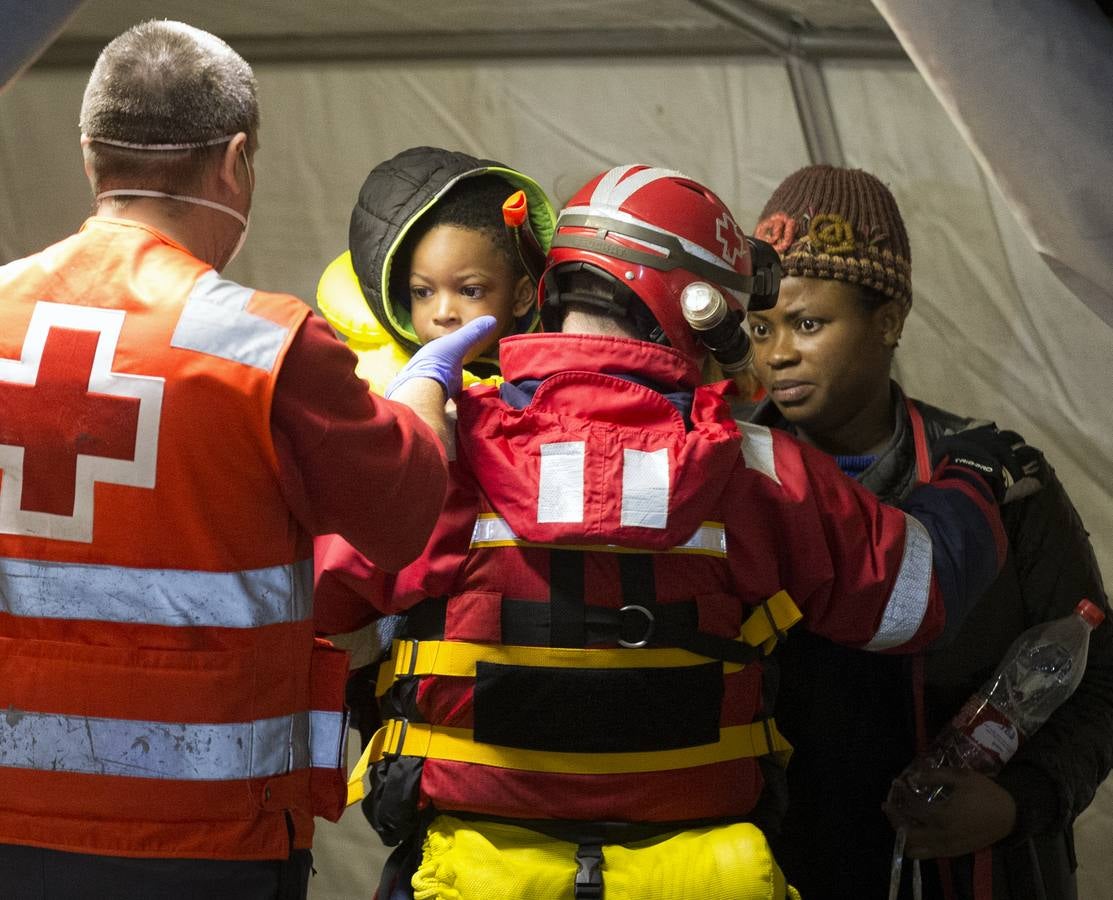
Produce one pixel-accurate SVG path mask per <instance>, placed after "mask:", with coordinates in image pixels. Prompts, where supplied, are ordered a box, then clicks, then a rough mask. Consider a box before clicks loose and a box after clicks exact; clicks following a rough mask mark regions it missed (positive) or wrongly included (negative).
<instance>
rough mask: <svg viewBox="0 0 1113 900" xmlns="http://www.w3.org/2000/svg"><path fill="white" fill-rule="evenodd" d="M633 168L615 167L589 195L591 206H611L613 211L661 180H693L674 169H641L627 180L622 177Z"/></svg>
mask: <svg viewBox="0 0 1113 900" xmlns="http://www.w3.org/2000/svg"><path fill="white" fill-rule="evenodd" d="M633 168H635V167H634V166H616V167H615V168H613V169H611V170H610V171H609V172H607V174H606V175H604V176H603V177H602V178H601V179H600V180H599V183H598V184H597V185H596V186H595V190H594V191H592V194H591V205H592V206H613V207H614V208H615V209H618V207H620V206H622V204H623V203H625V202H626V201H627V200H629V199H630V197H632V196H633V195H634V194H636V193H637V192H638V191H640V190H641V189H642V188H643V187H645V186H646V185H649V184H652V183H653V182H654V181H658V180H660V179H662V178H683V179H685V180H687V181H692V180H693V179H691V178H688V176H687V175H685V174H684V173H683V172H677V171H676V170H675V169H655V168H648V169H642V170H641V171H640V172H635V173H634V174H633V175H631V176H630V177H629V178H625V177H624V176H625V175H626V174H627V173H628V172H629V171H630V170H631V169H633Z"/></svg>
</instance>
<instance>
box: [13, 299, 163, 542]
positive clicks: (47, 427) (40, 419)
mask: <svg viewBox="0 0 1113 900" xmlns="http://www.w3.org/2000/svg"><path fill="white" fill-rule="evenodd" d="M124 316H125V313H124V311H123V310H118V309H96V308H92V307H85V306H73V305H70V304H65V303H49V302H46V301H39V302H38V303H37V304H36V305H35V309H34V312H33V313H32V314H31V323H30V325H29V326H28V328H27V335H26V337H25V338H24V341H23V350H22V352H21V355H20V358H19V359H0V410H3V411H4V415H3V416H0V469H2V470H3V474H2V476H0V532H2V533H5V534H24V535H31V536H35V537H44V538H52V539H55V540H66V541H82V542H85V543H89V542H90V541H92V540H93V497H94V484H95V483H96V482H98V481H99V482H107V483H112V484H126V485H133V486H135V487H143V488H153V487H154V485H155V463H156V459H157V454H158V426H159V417H160V416H161V413H162V392H163V387H164V384H165V379H163V378H159V377H155V376H150V375H129V374H125V373H121V372H113V371H112V364H113V360H114V359H115V356H116V346H117V344H118V343H119V340H120V329H121V328H122V327H123V324H124Z"/></svg>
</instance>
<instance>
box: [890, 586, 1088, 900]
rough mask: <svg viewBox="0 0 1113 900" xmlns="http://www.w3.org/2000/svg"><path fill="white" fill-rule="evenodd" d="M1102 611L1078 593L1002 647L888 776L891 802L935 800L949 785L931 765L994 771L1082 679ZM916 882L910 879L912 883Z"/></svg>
mask: <svg viewBox="0 0 1113 900" xmlns="http://www.w3.org/2000/svg"><path fill="white" fill-rule="evenodd" d="M1104 618H1105V613H1104V612H1102V610H1101V609H1100V608H1099V607H1098V606H1096V605H1095V604H1093V603H1091V602H1090V601H1089V600H1082V601H1081V602H1080V603H1079V604H1078V606H1076V607H1075V608H1074V612H1072V613H1071V614H1070V615H1068V616H1064V617H1063V618H1061V619H1055V620H1053V621H1051V622H1041V623H1040V624H1039V625H1033V626H1032V627H1031V628H1029V629H1028V630H1027V631H1025V632H1024V633H1023V634H1021V635H1020V636H1019V637H1018V638H1017V639H1016V640H1015V641H1013V643H1012V645H1011V646H1010V647H1009V649H1008V652H1006V653H1005V656H1004V658H1003V659H1002V661H1001V663H1000V665H999V666H998V667H997V671H996V672H994V673H993V676H992V677H991V678H990V679H989V680H988V681H986V683H985V684H983V685H982V687H981V688H980V689H979V690H978V691H977V693H975V694H974V695H973V696H972V697H971V698H970V699H969V700H968V701H967V702H966V704H965V705H964V706H963V707H962V709H960V710H959V711H958V713H957V714H956V715H955V716H954V718H953V719H951V721H950V723H949V724H948V725H947V726H946V727H945V728H944V729H943V730H942V731H941V732H940V733H939V735H938V736H937V737H936V738H935V740H934V741H932V743H931V746H930V747H928V749H927V750H926V751H925V752H924V753H922V754H920V755H919V756H917V757H916V759H915V760H913V761H912V763H911V764H909V766H908V767H907V768H906V769H905V770H904V771H903V772H902V773H901V774H900V775H899V776H897V778H896V779H895V780H894V781H893V786H892V788H891V790H890V792H889V801H890V802H891V803H893V804H894V805H896V806H898V807H899V806H902V805H913V804H915V805H922V804H924V803H934V802H937V801H939V800H941V799H943V798H944V797H946V796H947V793H948V791H947V789H946V788H944V787H943V786H942V785H939V784H935V783H933V779H932V777H931V770H932V769H939V768H944V767H947V768H965V769H973V770H974V771H976V772H981V773H982V774H984V775H990V776H993V775H996V774H997V773H998V772H1000V771H1001V769H1002V768H1003V767H1004V765H1005V763H1007V762H1008V761H1009V760H1010V759H1011V758H1012V757H1013V754H1015V753H1016V751H1017V750H1018V749H1019V747H1020V745H1021V744H1022V743H1023V742H1024V741H1025V740H1026V739H1027V738H1030V737H1031V736H1032V735H1033V734H1034V733H1035V732H1036V730H1037V729H1038V728H1039V727H1040V726H1041V725H1043V723H1044V722H1046V721H1047V720H1048V718H1050V716H1051V714H1052V713H1053V712H1054V711H1055V710H1056V709H1057V708H1058V707H1059V706H1060V705H1061V704H1062V703H1063V702H1065V701H1066V699H1067V698H1068V697H1070V695H1071V694H1073V693H1074V690H1075V688H1077V687H1078V684H1079V682H1080V681H1081V680H1082V673H1083V672H1084V671H1085V669H1086V656H1087V654H1088V652H1089V649H1090V632H1091V631H1093V630H1094V629H1095V628H1096V627H1097V626H1098V625H1100V624H1101V621H1102V619H1104ZM903 831H904V829H901V830H900V831H899V832H898V834H897V842H896V847H895V848H894V854H893V871H892V873H891V878H892V882H891V885H890V897H895V896H896V889H897V887H898V885H899V881H900V860H901V858H902V857H903V855H904V834H903ZM914 887H915V885H914Z"/></svg>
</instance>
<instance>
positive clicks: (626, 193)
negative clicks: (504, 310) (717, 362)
mask: <svg viewBox="0 0 1113 900" xmlns="http://www.w3.org/2000/svg"><path fill="white" fill-rule="evenodd" d="M759 243H760V242H755V241H753V239H751V238H747V237H746V235H744V234H743V233H742V229H741V228H739V227H738V223H737V222H735V220H734V216H733V215H731V212H730V210H729V209H727V207H726V205H725V204H724V203H723V201H722V200H720V199H719V198H718V197H717V196H715V194H714V193H712V192H711V191H710V190H708V189H707V188H706V187H704V186H703V185H702V184H700V183H699V182H697V181H693V180H692V179H691V178H688V177H687V176H686V175H682V174H681V173H680V172H674V171H672V170H670V169H657V168H653V167H650V166H643V165H626V166H617V167H615V168H613V169H610V170H608V171H606V172H603V173H602V174H600V175H598V176H596V177H595V178H593V179H592V180H591V181H589V182H588V183H587V184H586V185H584V186H583V187H582V188H581V189H580V190H579V191H577V192H576V194H575V195H574V196H573V197H572V199H571V200H569V201H568V205H567V206H565V208H564V209H563V210H561V212H560V217H559V218H558V219H557V225H556V232H555V234H554V236H553V242H552V247H551V248H550V250H549V255H548V259H547V261H546V268H545V273H544V276H543V278H542V281H541V284H540V286H539V299H540V303H541V320H542V323H543V324H544V325H545V328H546V329H548V330H556V329H557V328H558V326H559V321H560V318H559V308H560V306H562V305H563V304H565V303H569V302H574V303H582V304H587V305H589V306H594V307H596V308H599V309H602V310H605V311H607V312H609V313H610V314H612V315H616V316H619V317H623V316H625V317H629V318H630V319H631V320H632V321H633V322H634V324H635V326H636V328H637V330H638V332H639V337H641V338H642V339H643V340H648V341H654V342H656V343H661V344H667V345H670V346H672V347H675V348H676V349H677V350H679V351H681V352H682V353H684V354H685V355H686V356H688V357H690V358H691V359H693V360H697V361H698V360H700V359H702V357H703V355H704V353H705V350H704V348H703V347H702V345H701V344H700V343H699V341H698V340H697V339H696V336H695V334H694V333H693V332H692V329H691V328H690V327H689V326H688V323H687V322H686V321H685V320H684V315H683V313H682V311H681V306H680V294H681V292H682V291H683V290H684V288H685V287H687V286H688V285H689V284H692V283H694V282H698V281H705V282H710V283H711V284H712V285H714V286H715V287H717V288H718V289H719V290H720V291H721V292H722V294H723V296H724V297H725V298H726V300H727V303H728V304H729V305H730V306H731V308H732V309H734V310H736V311H737V312H738V313H739V314H744V313H745V308H746V302H745V296H746V295H747V294H753V295H754V296H755V306H756V305H757V303H758V300H759V298H760V301H761V303H762V305H764V304H765V303H768V299H769V295H770V294H771V295H772V303H769V305H772V304H773V303H776V291H777V281H778V280H779V279H778V278H777V275H778V274H779V269H778V268H777V258H776V253H775V251H771V250H770V252H769V253H766V252H765V250H766V248H765V247H763V246H758V244H759ZM754 251H757V252H756V253H754ZM755 255H756V256H758V257H759V271H758V272H757V275H756V277H755V271H754V268H755V266H754V258H753V257H754V256H755ZM638 301H640V303H639V302H638ZM643 304H644V305H643Z"/></svg>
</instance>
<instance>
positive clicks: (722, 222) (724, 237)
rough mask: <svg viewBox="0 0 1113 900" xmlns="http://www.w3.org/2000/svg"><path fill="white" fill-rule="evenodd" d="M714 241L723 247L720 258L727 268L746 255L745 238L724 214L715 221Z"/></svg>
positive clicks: (739, 229) (736, 224)
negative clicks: (724, 261)
mask: <svg viewBox="0 0 1113 900" xmlns="http://www.w3.org/2000/svg"><path fill="white" fill-rule="evenodd" d="M715 239H716V240H717V241H718V242H719V243H720V244H722V245H723V253H722V257H723V259H724V260H726V262H727V265H729V266H733V265H734V263H735V261H736V260H737V259H738V257H740V256H744V255H745V253H746V236H745V235H744V234H743V233H742V229H741V228H739V227H738V223H737V222H735V221H734V219H732V218H731V217H730V216H729V215H728V214H727V213H725V212H724V213H723V214H722V215H721V216H719V218H718V219H717V220H716V221H715Z"/></svg>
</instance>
